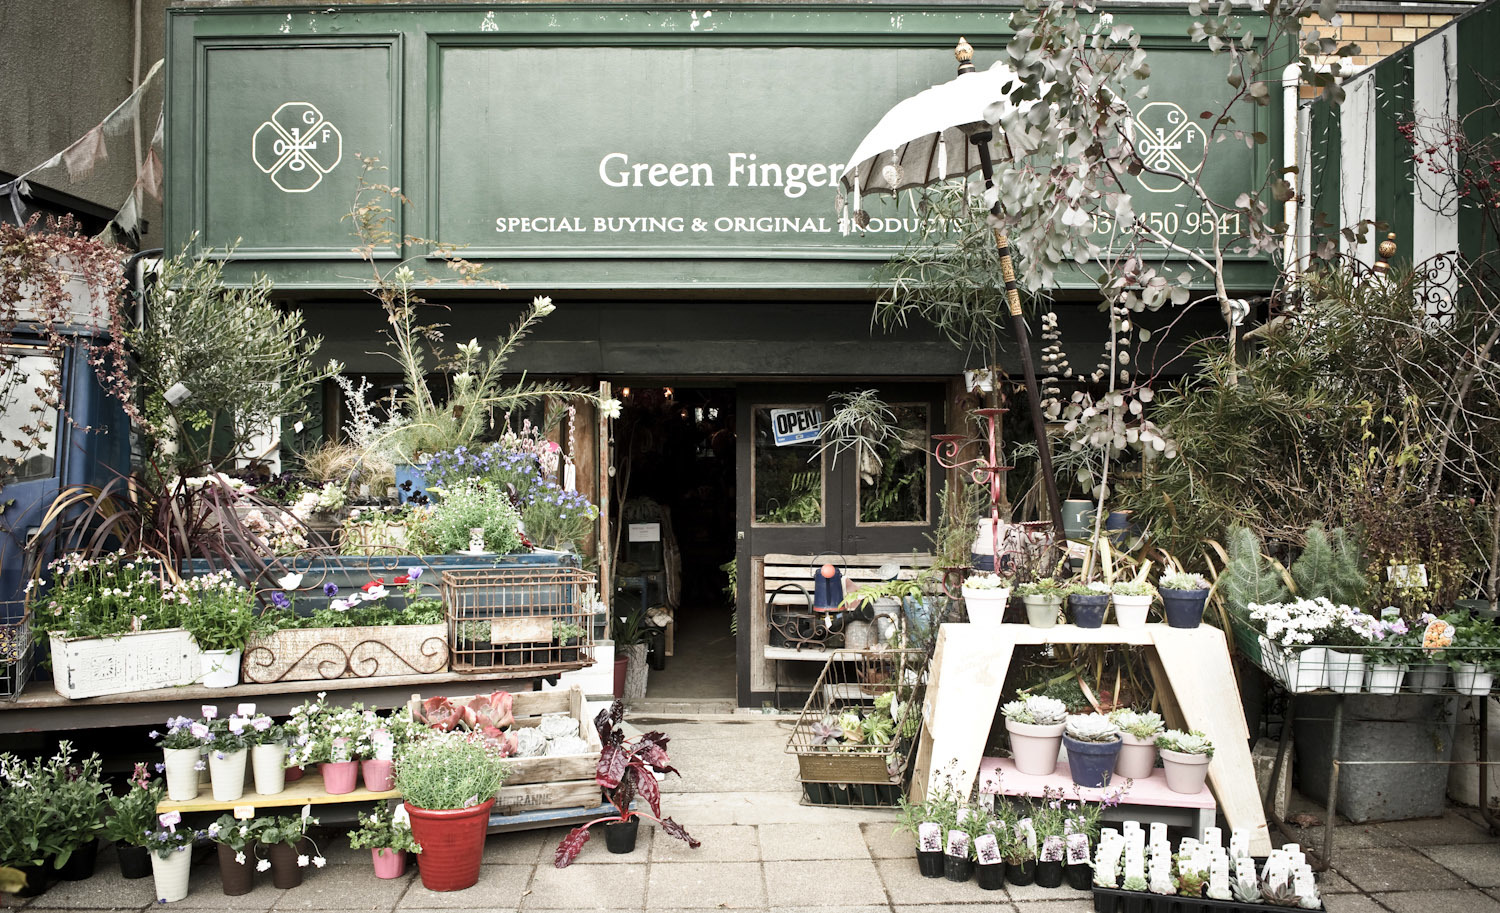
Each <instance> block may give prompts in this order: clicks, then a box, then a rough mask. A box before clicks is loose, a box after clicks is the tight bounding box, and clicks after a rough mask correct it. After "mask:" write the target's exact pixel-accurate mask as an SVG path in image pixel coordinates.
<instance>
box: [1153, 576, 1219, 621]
mask: <svg viewBox="0 0 1500 913" xmlns="http://www.w3.org/2000/svg"><path fill="white" fill-rule="evenodd" d="M1211 586H1212V585H1211V584H1210V583H1209V582H1208V579H1207V578H1205V577H1204V576H1203V575H1202V574H1185V573H1182V572H1174V573H1170V574H1163V575H1162V577H1161V580H1159V581H1157V584H1156V590H1157V592H1158V593H1159V594H1161V607H1162V612H1163V613H1164V614H1165V615H1166V616H1167V624H1169V625H1171V626H1172V627H1174V628H1196V627H1198V626H1199V625H1200V624H1202V623H1203V607H1204V606H1205V605H1207V604H1208V591H1209V589H1210V588H1211Z"/></svg>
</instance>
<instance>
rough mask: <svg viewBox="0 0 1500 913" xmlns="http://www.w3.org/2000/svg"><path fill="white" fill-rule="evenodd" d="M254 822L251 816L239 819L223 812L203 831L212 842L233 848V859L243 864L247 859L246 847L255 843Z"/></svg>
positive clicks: (250, 846)
mask: <svg viewBox="0 0 1500 913" xmlns="http://www.w3.org/2000/svg"><path fill="white" fill-rule="evenodd" d="M254 822H255V819H253V818H251V819H240V818H236V817H235V816H234V815H233V814H231V813H229V812H225V813H224V814H222V815H220V816H219V817H218V818H217V819H215V820H214V821H213V822H212V823H210V824H209V825H208V827H207V829H206V830H205V833H207V834H208V839H210V840H212V841H213V842H214V843H221V844H223V845H224V846H227V847H229V848H230V849H231V850H234V861H235V862H237V863H239V864H240V865H244V864H245V862H246V861H247V859H246V856H245V850H246V848H253V847H254V846H255V843H256V837H257V833H256V827H255V823H254ZM252 851H253V850H252Z"/></svg>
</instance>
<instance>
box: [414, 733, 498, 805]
mask: <svg viewBox="0 0 1500 913" xmlns="http://www.w3.org/2000/svg"><path fill="white" fill-rule="evenodd" d="M478 736H479V734H477V733H468V732H458V731H449V732H432V733H430V734H428V735H426V736H424V737H423V738H421V739H418V740H417V741H416V742H414V743H413V744H412V745H410V746H409V747H408V748H407V749H406V750H405V751H404V752H402V754H401V757H400V758H399V759H398V760H397V762H396V788H397V789H399V790H400V791H401V795H402V797H403V798H404V799H405V800H406V802H407V803H408V804H410V805H412V806H414V807H416V808H423V809H433V810H436V809H457V808H469V807H470V806H473V805H478V804H479V803H481V802H484V801H486V800H488V799H490V798H491V797H493V796H494V795H495V792H496V791H497V790H499V789H500V784H502V783H504V782H505V778H506V777H507V776H508V775H509V773H510V768H509V766H508V765H506V764H505V762H504V761H503V760H501V757H500V753H499V751H498V749H497V748H496V746H494V745H493V744H490V743H488V742H486V741H485V740H484V739H483V738H482V737H478Z"/></svg>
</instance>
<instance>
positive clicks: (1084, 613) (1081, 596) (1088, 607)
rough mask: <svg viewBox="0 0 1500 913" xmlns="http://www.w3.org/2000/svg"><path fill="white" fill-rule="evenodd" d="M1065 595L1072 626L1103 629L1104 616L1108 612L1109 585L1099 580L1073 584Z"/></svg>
mask: <svg viewBox="0 0 1500 913" xmlns="http://www.w3.org/2000/svg"><path fill="white" fill-rule="evenodd" d="M1067 594H1068V607H1069V608H1070V609H1072V610H1073V623H1074V624H1076V625H1078V627H1080V628H1102V627H1104V615H1105V613H1107V612H1108V611H1109V594H1110V587H1109V584H1107V583H1105V582H1103V581H1100V580H1096V581H1094V582H1093V583H1075V584H1073V585H1072V586H1070V587H1068V588H1067Z"/></svg>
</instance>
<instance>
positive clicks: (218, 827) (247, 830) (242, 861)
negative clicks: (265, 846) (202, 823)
mask: <svg viewBox="0 0 1500 913" xmlns="http://www.w3.org/2000/svg"><path fill="white" fill-rule="evenodd" d="M253 820H254V819H249V820H240V819H238V818H236V817H235V816H234V815H232V814H228V813H225V814H223V815H220V816H219V819H218V820H217V821H215V822H213V823H212V824H210V825H209V826H208V839H210V840H212V841H213V842H214V845H215V847H216V849H217V852H218V856H219V883H220V885H222V887H223V889H224V893H225V894H226V895H228V896H230V897H238V896H239V895H241V894H249V893H250V892H251V890H253V889H254V888H255V863H254V862H252V861H251V856H252V855H253V854H254V852H255V850H254V847H255V843H256V829H255V827H254V825H253V824H251V821H253Z"/></svg>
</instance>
